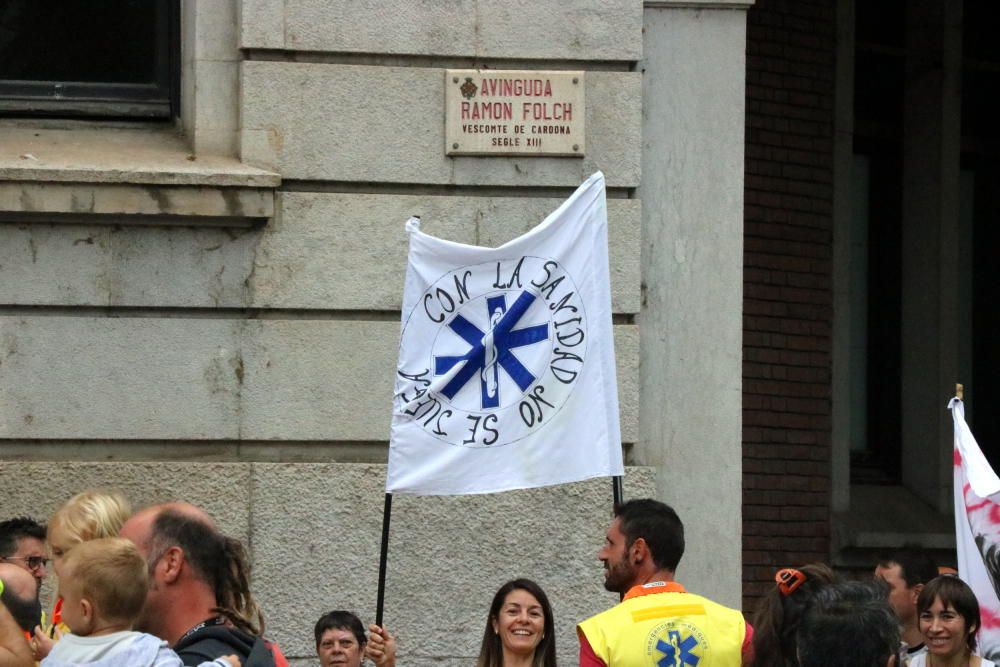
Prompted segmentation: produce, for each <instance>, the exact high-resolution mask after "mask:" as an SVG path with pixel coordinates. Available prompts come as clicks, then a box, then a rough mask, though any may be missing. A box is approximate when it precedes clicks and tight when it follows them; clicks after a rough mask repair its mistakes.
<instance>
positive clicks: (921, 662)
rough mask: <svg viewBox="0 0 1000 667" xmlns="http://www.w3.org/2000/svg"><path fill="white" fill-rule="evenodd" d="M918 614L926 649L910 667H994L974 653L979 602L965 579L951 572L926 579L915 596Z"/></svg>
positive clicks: (978, 619) (977, 630) (977, 628)
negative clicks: (917, 595) (916, 596)
mask: <svg viewBox="0 0 1000 667" xmlns="http://www.w3.org/2000/svg"><path fill="white" fill-rule="evenodd" d="M917 614H918V616H919V619H920V632H921V634H923V636H924V641H925V642H926V644H927V653H926V654H924V655H919V656H917V657H916V658H914V659H913V661H912V662H910V667H952V666H954V667H965V666H966V665H968V667H994V663H992V662H990V661H989V660H987V659H985V658H981V657H979V656H978V655H974V654H973V651H975V650H976V633H977V632H979V628H980V626H981V620H980V614H979V602H978V601H977V600H976V595H975V593H973V592H972V589H971V588H969V586H968V584H966V583H965V582H964V581H962V580H961V579H959V578H958V577H956V576H952V575H944V576H940V577H937V578H935V579H932V580H931V581H929V582H928V583H927V585H926V586H924V588H923V590H922V591H921V592H920V597H919V598H917Z"/></svg>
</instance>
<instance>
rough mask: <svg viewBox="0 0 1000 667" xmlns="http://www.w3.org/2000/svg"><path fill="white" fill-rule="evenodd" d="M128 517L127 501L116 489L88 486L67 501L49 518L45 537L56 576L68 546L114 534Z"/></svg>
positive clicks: (130, 513)
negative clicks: (106, 489)
mask: <svg viewBox="0 0 1000 667" xmlns="http://www.w3.org/2000/svg"><path fill="white" fill-rule="evenodd" d="M130 516H132V509H131V508H130V507H129V504H128V501H127V500H125V498H124V497H123V496H122V495H121V494H120V493H118V492H117V491H100V490H96V489H90V490H87V491H84V492H82V493H78V494H76V495H75V496H73V497H72V498H70V499H69V500H67V501H66V503H65V504H64V505H63V506H62V507H60V508H59V509H57V510H56V511H55V513H54V514H53V515H52V517H51V518H50V519H49V528H48V535H47V536H46V539H47V541H48V543H49V549H50V550H51V552H52V567H53V569H54V570H55V571H56V575H58V574H59V568H60V565H61V563H62V559H63V557H65V555H66V553H67V552H68V551H69V550H70V549H72V548H73V547H74V546H76V545H77V544H80V543H81V542H86V541H87V540H94V539H97V538H99V537H117V536H118V531H119V530H121V527H122V524H124V523H125V522H126V521H127V520H128V518H129V517H130Z"/></svg>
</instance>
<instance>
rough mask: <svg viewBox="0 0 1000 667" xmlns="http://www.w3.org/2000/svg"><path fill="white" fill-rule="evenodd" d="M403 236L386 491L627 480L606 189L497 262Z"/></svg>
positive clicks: (596, 188) (583, 194)
mask: <svg viewBox="0 0 1000 667" xmlns="http://www.w3.org/2000/svg"><path fill="white" fill-rule="evenodd" d="M406 230H407V232H408V233H409V236H410V254H409V264H408V266H407V271H406V286H405V289H404V293H403V322H402V335H401V337H400V338H401V339H400V346H399V366H398V368H397V373H396V392H395V399H394V404H393V417H392V435H391V442H390V449H389V472H388V477H387V479H386V491H388V492H390V493H409V494H416V495H457V494H468V493H493V492H496V491H506V490H509V489H524V488H531V487H538V486H547V485H550V484H561V483H564V482H572V481H576V480H582V479H589V478H592V477H599V476H610V475H621V474H623V468H622V456H621V432H620V428H619V424H618V391H617V385H616V378H615V359H614V346H613V341H612V329H611V290H610V286H609V280H608V230H607V204H606V202H605V195H604V175H603V174H601V173H600V172H598V173H596V174H594V175H593V176H591V177H590V178H589V179H587V181H586V182H585V183H584V184H583V185H581V186H580V187H579V188H578V189H577V191H576V192H575V193H573V195H572V196H571V197H570V198H569V199H567V200H566V201H565V202H564V203H563V204H562V205H561V206H560V207H559V208H558V209H557V210H556V211H555V212H553V213H552V214H551V215H549V216H548V217H547V218H545V220H544V221H543V222H542V223H541V224H539V225H538V226H537V227H535V228H534V229H532V230H531V231H529V232H528V233H526V234H524V235H523V236H521V237H519V238H516V239H514V240H513V241H510V242H509V243H506V244H504V245H502V246H500V247H499V248H481V247H476V246H467V245H462V244H459V243H452V242H449V241H444V240H441V239H437V238H434V237H432V236H428V235H427V234H424V233H423V232H421V231H420V228H419V220H416V219H411V220H410V221H409V222H407V225H406Z"/></svg>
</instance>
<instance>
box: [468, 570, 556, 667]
mask: <svg viewBox="0 0 1000 667" xmlns="http://www.w3.org/2000/svg"><path fill="white" fill-rule="evenodd" d="M554 628H555V621H554V620H553V618H552V607H551V606H550V605H549V599H548V597H547V596H546V595H545V591H543V590H542V588H541V586H539V585H538V584H536V583H535V582H533V581H531V580H530V579H514V580H513V581H508V582H507V583H506V584H504V585H503V586H501V587H500V590H498V591H497V592H496V595H494V596H493V603H492V604H491V605H490V614H489V617H488V618H487V619H486V629H485V630H484V631H483V644H482V647H481V648H480V650H479V659H478V660H477V661H476V667H519V666H520V665H530V666H531V667H556V645H555V633H554Z"/></svg>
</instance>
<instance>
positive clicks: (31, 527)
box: [0, 516, 45, 558]
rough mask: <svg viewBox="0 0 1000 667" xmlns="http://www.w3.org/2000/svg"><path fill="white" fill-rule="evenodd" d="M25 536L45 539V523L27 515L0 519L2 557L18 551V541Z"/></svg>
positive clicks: (0, 549) (0, 552) (0, 555)
mask: <svg viewBox="0 0 1000 667" xmlns="http://www.w3.org/2000/svg"><path fill="white" fill-rule="evenodd" d="M25 537H33V538H35V539H36V540H41V541H42V542H44V541H45V524H44V523H38V522H37V521H35V520H34V519H31V518H29V517H26V516H19V517H15V518H13V519H7V520H6V521H0V558H7V557H8V556H11V555H12V554H13V553H14V552H15V551H17V543H18V541H19V540H22V539H24V538H25Z"/></svg>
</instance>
